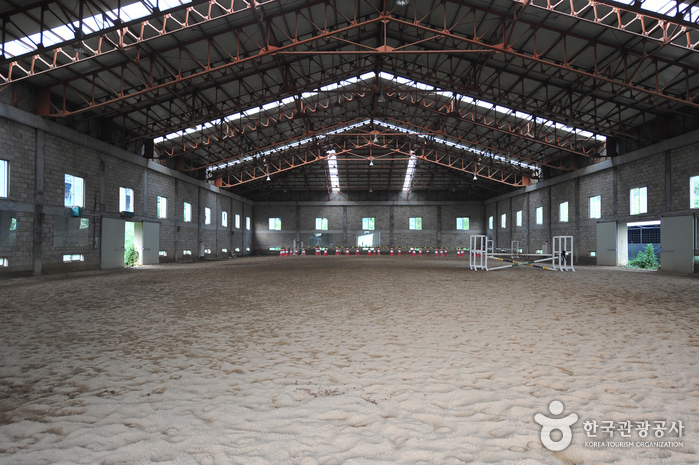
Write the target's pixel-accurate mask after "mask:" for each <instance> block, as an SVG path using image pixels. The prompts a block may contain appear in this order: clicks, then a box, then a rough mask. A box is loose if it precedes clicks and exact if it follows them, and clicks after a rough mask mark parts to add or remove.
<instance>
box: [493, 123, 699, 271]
mask: <svg viewBox="0 0 699 465" xmlns="http://www.w3.org/2000/svg"><path fill="white" fill-rule="evenodd" d="M698 155H699V131H695V132H692V133H689V134H685V135H683V136H679V137H676V138H673V139H669V140H666V141H663V142H660V143H658V144H656V145H654V146H651V147H646V148H643V149H639V150H637V151H635V152H632V153H628V154H625V155H623V156H620V157H616V158H614V159H610V160H604V161H601V162H599V163H597V164H594V165H591V166H588V167H586V168H582V169H580V170H577V171H575V172H572V173H568V174H566V175H563V176H559V177H557V178H553V179H550V180H546V181H543V182H540V183H538V184H534V185H532V186H529V187H526V188H523V189H520V190H519V191H516V192H513V193H510V194H506V195H503V196H500V197H497V198H494V199H490V200H488V201H486V202H485V218H486V221H487V218H488V217H489V216H494V221H495V223H496V224H495V226H499V225H498V219H499V214H501V213H502V212H503V209H507V208H508V207H507V201H510V202H511V205H512V206H511V211H512V214H513V216H512V221H514V219H515V217H514V215H515V214H516V211H517V210H520V209H521V210H522V212H523V220H524V224H523V225H522V227H521V228H517V227H515V228H514V230H513V231H512V237H513V238H514V240H520V241H521V243H522V244H526V245H525V246H524V247H523V248H524V249H525V251H528V252H529V253H533V252H534V251H535V250H537V249H541V248H542V245H543V244H544V243H545V242H546V241H547V240H548V241H550V240H551V239H552V237H553V236H559V235H572V236H573V237H574V238H575V244H576V245H575V247H576V251H575V259H576V262H578V263H583V264H594V263H595V262H596V260H595V258H594V257H593V256H591V252H596V247H597V224H598V223H599V222H608V221H618V222H621V223H629V222H636V221H648V220H662V218H663V217H667V216H676V215H690V216H691V215H693V216H695V217H699V209H691V208H690V205H689V199H690V193H689V189H690V184H689V180H690V178H691V177H692V176H697V175H699V156H698ZM636 187H647V189H648V212H647V213H643V214H637V215H631V213H630V191H631V189H633V188H636ZM597 195H599V196H600V197H601V218H600V219H596V218H590V197H593V196H597ZM561 202H568V222H567V223H564V222H561V221H560V218H559V206H560V203H561ZM537 207H543V215H544V222H543V224H541V225H538V224H536V208H537ZM508 221H510V220H509V215H508ZM508 229H509V228H508ZM488 234H489V235H491V236H492V237H493V238H494V240H496V246H498V247H506V246H507V245H506V244H504V239H506V238H507V234H504V233H503V232H501V230H500V229H498V228H494V229H493V230H488Z"/></svg>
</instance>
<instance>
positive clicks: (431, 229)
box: [254, 201, 484, 254]
mask: <svg viewBox="0 0 699 465" xmlns="http://www.w3.org/2000/svg"><path fill="white" fill-rule="evenodd" d="M483 211H484V209H483V203H482V202H444V203H439V202H419V201H414V202H342V201H331V202H298V203H286V204H279V203H276V204H275V203H262V202H259V203H256V204H255V240H254V242H255V250H254V252H255V253H256V254H270V253H276V252H274V251H270V250H269V249H270V248H276V247H289V246H291V245H292V243H293V240H294V239H295V238H300V240H301V241H303V243H304V245H308V244H309V238H310V237H311V236H312V235H314V234H316V233H320V232H321V231H316V230H315V220H316V218H327V219H328V230H327V231H322V233H323V234H330V235H332V240H333V245H334V246H338V247H344V246H350V247H354V246H355V245H356V244H357V236H358V235H360V234H363V233H364V230H363V229H362V219H363V218H374V219H375V229H374V232H380V233H381V246H382V247H394V248H397V247H403V248H409V247H423V248H424V247H429V248H434V247H438V246H439V247H467V246H468V240H469V239H468V238H469V236H470V235H471V234H482V233H483ZM458 217H467V218H469V219H470V229H469V230H468V231H457V230H456V218H458ZM269 218H281V220H282V230H281V231H270V230H269V226H268V222H269ZM345 218H346V220H345ZM410 218H421V219H422V230H411V229H410ZM287 224H290V225H294V224H296V225H297V229H293V227H288V226H287ZM345 237H346V238H347V240H346V241H345V240H344V238H345Z"/></svg>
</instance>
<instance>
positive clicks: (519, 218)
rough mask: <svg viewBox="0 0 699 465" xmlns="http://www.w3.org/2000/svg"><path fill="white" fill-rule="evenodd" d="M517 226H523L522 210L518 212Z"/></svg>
mask: <svg viewBox="0 0 699 465" xmlns="http://www.w3.org/2000/svg"><path fill="white" fill-rule="evenodd" d="M517 226H522V210H518V211H517Z"/></svg>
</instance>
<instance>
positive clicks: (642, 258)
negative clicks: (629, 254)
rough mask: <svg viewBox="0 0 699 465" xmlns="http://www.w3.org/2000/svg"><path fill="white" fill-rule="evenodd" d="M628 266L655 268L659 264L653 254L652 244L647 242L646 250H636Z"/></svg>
mask: <svg viewBox="0 0 699 465" xmlns="http://www.w3.org/2000/svg"><path fill="white" fill-rule="evenodd" d="M629 266H632V267H634V268H644V269H648V270H656V269H657V268H658V266H660V264H659V263H658V257H656V255H655V250H653V244H648V245H647V246H646V250H642V251H640V252H638V254H636V256H635V257H634V259H633V260H631V261H630V262H629Z"/></svg>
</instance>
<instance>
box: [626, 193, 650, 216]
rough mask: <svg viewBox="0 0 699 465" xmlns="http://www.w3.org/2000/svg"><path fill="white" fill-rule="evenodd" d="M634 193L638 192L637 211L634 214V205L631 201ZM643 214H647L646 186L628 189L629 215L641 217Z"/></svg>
mask: <svg viewBox="0 0 699 465" xmlns="http://www.w3.org/2000/svg"><path fill="white" fill-rule="evenodd" d="M634 191H638V205H637V206H638V211H637V212H636V213H634V206H635V205H634V202H633V201H632V199H633V197H634ZM644 207H645V209H644ZM644 213H648V186H642V187H633V188H631V189H629V214H630V215H634V216H635V215H643V214H644Z"/></svg>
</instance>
